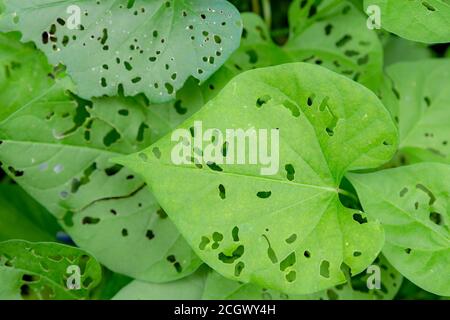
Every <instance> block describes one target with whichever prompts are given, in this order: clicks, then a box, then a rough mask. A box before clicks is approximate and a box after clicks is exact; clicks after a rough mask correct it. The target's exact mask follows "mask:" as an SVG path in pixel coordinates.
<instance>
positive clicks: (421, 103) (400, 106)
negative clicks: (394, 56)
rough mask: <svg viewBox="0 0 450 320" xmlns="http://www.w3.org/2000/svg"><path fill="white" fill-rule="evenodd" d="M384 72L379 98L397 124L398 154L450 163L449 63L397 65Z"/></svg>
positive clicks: (447, 61)
mask: <svg viewBox="0 0 450 320" xmlns="http://www.w3.org/2000/svg"><path fill="white" fill-rule="evenodd" d="M386 72H387V76H388V79H387V81H388V82H387V85H386V86H385V87H384V90H382V93H381V95H382V100H383V102H384V104H385V105H386V106H387V108H388V109H389V110H390V111H391V113H392V115H393V117H394V118H395V119H396V121H397V122H398V125H399V131H400V150H401V151H403V150H406V151H407V153H409V154H412V155H413V156H414V154H416V153H418V155H417V156H420V157H422V158H423V157H424V154H425V153H429V156H428V157H426V159H428V160H429V161H439V162H444V163H450V126H449V123H450V91H449V90H448V88H449V87H450V59H429V60H420V61H415V62H404V63H397V64H394V65H392V66H389V67H388V68H387V70H386ZM415 150H418V151H415ZM421 150H422V151H421ZM425 150H427V152H424V151H425ZM419 154H420V155H419Z"/></svg>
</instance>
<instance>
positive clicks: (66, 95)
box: [0, 36, 203, 281]
mask: <svg viewBox="0 0 450 320" xmlns="http://www.w3.org/2000/svg"><path fill="white" fill-rule="evenodd" d="M1 39H3V40H4V41H5V42H6V43H9V42H13V39H12V38H9V37H8V36H2V37H0V40H1ZM8 41H9V42H8ZM0 42H1V41H0ZM8 45H9V44H8ZM15 45H16V46H17V48H18V49H17V50H16V51H14V52H16V53H17V55H16V56H15V57H14V59H13V60H12V62H10V60H8V59H5V60H2V56H4V55H2V54H0V64H1V65H3V66H4V67H5V70H9V71H7V74H6V78H5V82H2V81H0V87H2V88H5V91H1V93H0V96H2V97H5V100H3V99H1V100H0V110H1V111H0V161H1V163H2V168H3V169H4V170H5V171H6V172H7V173H8V174H9V175H10V176H11V177H12V178H14V179H15V180H16V181H17V183H19V184H20V185H21V186H22V187H23V188H24V189H25V190H26V191H27V192H28V193H29V194H30V195H31V196H33V197H34V198H35V199H36V200H37V201H38V202H40V203H41V204H42V205H43V206H44V207H46V208H47V209H48V210H49V211H50V212H51V213H52V214H53V215H54V216H55V217H56V218H58V219H59V220H60V221H61V224H62V225H63V226H64V227H65V229H66V230H67V232H68V233H69V234H70V235H71V236H72V237H73V239H74V241H75V242H76V243H77V244H78V245H79V246H81V247H83V248H85V249H87V250H89V251H90V252H91V253H92V254H94V256H95V257H96V258H97V259H98V260H99V261H100V262H101V263H103V264H104V265H106V266H107V267H108V268H110V269H112V270H113V271H116V272H119V273H123V274H126V275H130V276H133V277H135V278H138V279H144V280H153V281H169V280H173V279H177V278H179V277H182V276H185V275H187V274H190V273H192V272H193V271H194V270H195V269H196V268H197V267H198V266H199V265H200V263H201V261H200V260H199V259H198V258H197V257H196V256H195V254H194V253H193V252H192V250H191V249H190V247H189V245H188V244H187V243H186V242H185V241H184V239H183V238H182V237H181V236H180V234H179V233H178V231H177V230H176V228H175V226H174V225H173V224H172V223H171V221H170V220H169V219H166V218H167V215H166V214H165V213H164V211H163V210H162V209H161V208H160V206H159V205H158V204H157V202H156V200H155V199H154V197H153V196H152V194H151V193H150V192H149V191H148V190H147V189H146V188H145V183H144V182H143V181H142V180H141V179H138V178H137V177H135V176H134V175H133V174H132V172H131V171H129V170H127V169H126V168H123V167H121V166H118V165H114V164H112V163H111V162H109V159H110V158H111V157H116V156H118V155H125V154H129V153H133V152H135V151H138V150H140V149H142V148H145V147H146V146H148V145H150V144H151V143H152V142H154V141H156V140H157V139H158V138H159V137H160V136H162V135H163V134H165V133H166V132H167V131H169V130H170V128H171V127H172V126H175V125H176V124H178V123H179V122H181V121H182V119H184V117H187V116H189V114H191V113H192V112H194V107H195V106H198V107H199V106H201V105H202V103H203V102H202V100H201V95H200V93H199V90H198V87H197V86H196V85H192V86H191V87H187V89H186V90H187V91H185V92H189V98H188V102H189V103H188V104H186V100H185V98H186V97H187V95H186V94H180V95H179V100H177V101H176V102H174V103H172V104H167V105H157V106H153V105H152V106H149V105H147V103H145V100H144V99H141V98H140V97H139V98H136V99H131V98H130V99H126V98H120V97H119V98H104V99H96V100H94V102H93V103H92V102H89V101H85V100H81V99H79V98H77V97H75V96H74V95H73V94H71V93H70V91H69V90H71V89H72V86H71V84H70V83H69V81H68V79H67V78H66V77H64V76H62V75H60V74H59V75H58V74H56V75H55V74H50V75H51V77H49V76H47V73H48V72H52V69H51V68H50V67H49V66H48V65H47V63H46V61H45V58H44V57H43V56H42V55H41V54H40V53H37V52H36V51H34V50H33V49H32V48H31V47H30V46H24V45H21V44H20V43H18V42H16V43H15ZM9 46H10V47H14V45H9ZM0 48H1V47H0ZM27 50H28V51H27ZM30 51H31V53H30ZM0 52H3V51H0ZM22 52H24V53H27V55H25V54H23V55H21V54H20V53H22ZM30 57H32V58H30ZM12 66H14V67H12ZM8 68H9V69H8ZM1 70H3V68H1ZM52 77H53V78H54V77H56V79H55V80H54V79H52ZM25 79H28V80H25ZM0 80H1V79H0ZM195 90H197V92H198V94H197V95H196V94H195V92H196V91H195ZM12 96H14V99H10V98H11V97H12ZM6 97H9V98H8V99H6ZM186 99H187V98H186ZM3 101H5V104H3ZM6 102H10V103H9V104H6ZM187 105H189V106H192V107H190V108H188V107H187ZM130 248H133V250H130Z"/></svg>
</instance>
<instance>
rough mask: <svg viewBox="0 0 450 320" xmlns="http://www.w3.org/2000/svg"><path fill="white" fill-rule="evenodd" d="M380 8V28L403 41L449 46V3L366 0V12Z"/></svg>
mask: <svg viewBox="0 0 450 320" xmlns="http://www.w3.org/2000/svg"><path fill="white" fill-rule="evenodd" d="M369 6H378V8H379V9H380V14H381V27H382V28H383V29H386V30H388V31H390V32H392V33H395V34H396V35H399V36H400V37H402V38H405V39H408V40H413V41H419V42H425V43H444V42H450V28H449V23H450V2H449V1H448V0H426V1H411V0H364V8H367V7H369Z"/></svg>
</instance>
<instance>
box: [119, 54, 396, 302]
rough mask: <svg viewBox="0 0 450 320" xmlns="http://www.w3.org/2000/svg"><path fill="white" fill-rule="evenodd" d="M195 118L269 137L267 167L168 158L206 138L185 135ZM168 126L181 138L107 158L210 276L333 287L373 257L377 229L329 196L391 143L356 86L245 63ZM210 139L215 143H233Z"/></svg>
mask: <svg viewBox="0 0 450 320" xmlns="http://www.w3.org/2000/svg"><path fill="white" fill-rule="evenodd" d="M225 115H226V116H225ZM197 121H201V124H202V128H203V130H204V132H205V131H206V130H207V129H214V130H216V131H215V132H219V133H220V134H221V135H222V136H223V135H224V134H225V131H226V129H241V130H243V131H244V132H245V131H247V130H250V129H255V130H260V129H267V130H268V131H267V132H271V134H272V135H276V133H275V132H278V133H279V136H280V141H279V149H276V148H274V149H273V150H272V151H271V152H274V154H276V153H277V152H278V151H279V161H278V163H277V161H274V162H273V163H274V166H275V167H276V165H277V164H278V165H279V166H278V168H279V170H278V171H276V170H275V171H276V172H275V173H270V174H273V175H272V176H269V175H268V176H261V175H260V173H261V171H260V170H261V169H263V168H266V169H267V167H266V166H262V165H261V164H257V165H256V164H255V165H253V164H249V163H248V162H246V163H245V164H236V165H235V164H231V161H229V162H228V164H225V165H223V164H221V162H222V161H223V160H224V158H223V157H220V156H219V158H218V159H219V160H220V162H219V163H216V164H215V165H214V164H213V163H211V162H208V163H204V162H201V163H195V164H194V163H191V162H189V163H185V164H183V165H176V164H174V162H173V161H172V158H171V153H172V152H173V151H174V150H176V149H174V148H179V147H180V146H181V145H183V143H186V142H187V145H188V148H187V149H188V150H187V151H186V152H185V153H184V155H182V156H183V157H184V156H186V157H187V158H188V160H190V159H191V156H192V157H194V155H195V154H198V153H201V152H202V151H204V150H205V149H203V147H204V146H205V144H206V145H208V142H209V143H211V137H209V138H205V139H206V140H207V141H205V142H204V143H203V144H202V145H200V146H197V145H194V146H193V143H192V141H191V140H192V139H191V134H193V135H194V137H195V136H196V135H197V138H196V141H198V140H199V139H202V136H201V135H202V134H201V133H200V132H199V130H198V129H195V128H194V130H189V129H190V128H193V126H194V125H197V124H198V123H197V124H196V122H197ZM179 128H180V129H183V130H182V131H177V132H179V133H180V132H181V133H182V135H183V136H184V139H187V141H184V142H183V137H182V139H181V141H179V140H178V139H179V137H178V138H176V137H175V138H174V141H173V142H172V141H171V137H170V136H166V137H164V138H163V139H161V140H160V141H158V142H157V143H155V144H154V145H153V146H151V147H150V148H148V149H146V150H145V151H144V152H140V153H136V154H134V155H132V156H129V157H123V158H120V159H117V160H116V161H118V162H119V163H121V164H124V165H126V166H128V167H129V168H131V169H133V170H134V171H136V172H138V173H140V174H141V175H143V176H144V179H145V180H146V181H147V182H148V183H149V184H150V186H151V188H152V190H153V192H154V194H155V197H156V198H157V200H158V202H159V203H160V204H161V205H162V207H163V208H164V209H165V210H166V212H167V213H168V215H169V217H171V219H172V220H173V221H174V222H175V224H176V225H177V227H178V229H179V230H180V232H181V233H182V234H183V235H184V237H185V238H186V239H187V240H188V242H189V243H190V245H191V246H192V247H193V248H194V250H195V251H196V253H197V254H198V255H199V256H200V257H201V258H202V259H203V260H204V261H205V262H206V263H207V264H208V265H209V266H211V267H212V268H214V269H215V270H216V271H218V272H219V273H221V274H222V275H224V276H226V277H228V278H232V279H236V280H239V281H243V282H252V283H255V284H257V285H260V286H262V287H266V288H271V289H276V290H279V291H283V292H286V293H288V294H303V293H310V292H316V291H319V290H322V289H325V288H329V287H331V286H333V285H336V284H339V283H342V282H344V281H345V277H344V274H343V273H342V271H341V267H342V266H343V264H346V265H348V266H349V267H350V268H351V270H352V274H357V273H359V272H361V271H363V270H364V269H365V268H366V267H367V265H369V264H370V263H371V262H372V261H373V260H374V259H375V258H376V256H377V254H378V252H379V250H380V249H381V246H382V243H383V233H382V230H381V228H380V226H379V225H378V224H377V223H364V224H361V223H360V222H358V221H357V220H355V219H354V217H353V216H354V215H355V216H360V215H361V214H360V213H355V210H351V209H347V208H345V207H344V206H343V205H342V204H341V203H340V202H339V197H338V190H339V185H340V182H341V179H342V177H343V176H344V174H345V173H346V172H347V171H349V170H356V169H362V168H374V167H378V166H379V165H381V164H382V163H384V162H386V161H388V160H389V159H390V158H391V157H392V155H393V154H394V152H395V150H396V145H397V132H396V128H395V125H394V124H393V122H392V121H391V120H390V116H389V114H388V112H387V111H386V110H385V109H384V107H383V105H382V104H381V102H380V101H379V100H378V99H377V97H376V96H375V95H374V94H373V93H372V92H370V91H369V90H368V89H366V88H364V87H363V86H361V85H359V84H357V83H355V82H353V81H350V80H349V79H347V78H346V77H343V76H340V75H338V74H336V73H333V72H330V71H328V70H327V69H325V68H322V67H318V66H315V65H312V64H305V63H297V64H285V65H281V66H277V67H270V68H262V69H257V70H253V71H249V72H245V73H243V74H241V75H239V76H238V77H236V78H234V79H233V80H232V81H231V82H230V83H229V84H228V85H227V86H226V87H225V88H224V89H223V90H222V91H221V92H220V94H219V95H218V96H217V97H216V98H214V99H213V100H211V101H210V102H209V103H207V104H206V105H205V106H204V107H203V108H202V109H201V110H200V111H199V112H197V113H196V114H195V115H194V116H193V117H191V118H190V119H189V120H187V121H186V122H184V123H183V124H182V125H181V126H180V127H179ZM278 129H279V130H278ZM189 132H191V133H189ZM250 132H251V131H250ZM261 132H262V131H261ZM250 134H251V133H250ZM217 139H218V140H217V142H215V144H216V146H218V147H219V148H220V150H222V148H223V145H222V144H223V143H225V142H228V143H234V139H233V138H231V139H228V140H230V141H225V140H223V141H221V139H220V135H219V138H217ZM272 141H273V140H272ZM200 143H202V142H200ZM196 144H197V142H196ZM229 145H231V144H229ZM234 145H235V144H234ZM209 146H210V145H209ZM225 146H226V144H225ZM210 147H211V146H210ZM269 147H270V146H269ZM199 149H200V150H199ZM233 149H234V147H233ZM342 150H345V152H343V151H342ZM253 155H254V154H253ZM244 156H245V158H244V159H249V156H251V154H250V153H249V151H248V150H245V153H244ZM183 159H184V158H183ZM193 160H194V161H196V160H195V158H194V159H193ZM197 160H198V159H197ZM200 161H201V160H200ZM207 161H209V160H207ZM174 195H176V197H174ZM357 251H358V252H359V253H361V254H359V253H357V254H355V252H357ZM321 271H322V272H321Z"/></svg>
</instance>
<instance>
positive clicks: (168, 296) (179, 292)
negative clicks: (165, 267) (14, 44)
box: [113, 267, 206, 300]
mask: <svg viewBox="0 0 450 320" xmlns="http://www.w3.org/2000/svg"><path fill="white" fill-rule="evenodd" d="M205 280H206V268H203V267H202V268H200V269H199V270H198V271H197V272H196V273H194V274H193V275H191V276H189V277H186V278H183V279H180V280H177V281H173V282H169V283H161V284H158V283H149V282H142V281H133V282H131V283H130V284H129V285H127V286H126V287H125V288H123V289H122V290H120V291H119V292H118V293H117V294H116V295H115V296H114V298H113V300H200V299H201V297H202V294H203V290H204V286H205Z"/></svg>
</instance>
